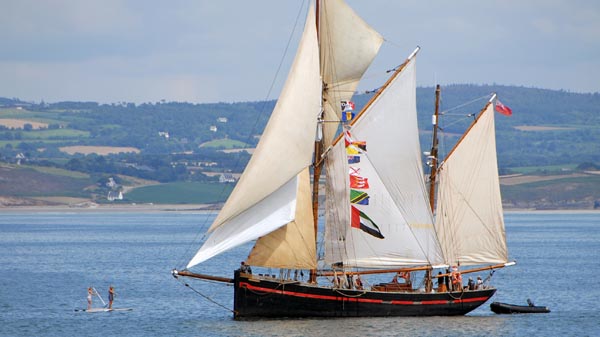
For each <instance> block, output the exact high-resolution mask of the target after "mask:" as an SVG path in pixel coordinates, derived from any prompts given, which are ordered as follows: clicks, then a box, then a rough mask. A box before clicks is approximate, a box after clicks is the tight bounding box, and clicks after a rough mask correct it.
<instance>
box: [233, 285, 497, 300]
mask: <svg viewBox="0 0 600 337" xmlns="http://www.w3.org/2000/svg"><path fill="white" fill-rule="evenodd" d="M240 288H246V289H249V290H254V291H260V292H265V293H274V294H281V295H288V296H295V297H304V298H314V299H320V300H330V301H356V302H364V303H384V302H387V303H391V304H395V305H436V304H438V305H439V304H442V305H443V304H449V303H469V302H479V301H487V300H488V299H489V297H486V296H482V297H474V298H467V299H456V300H453V301H447V300H430V301H400V300H391V301H389V300H387V301H384V300H382V299H369V298H357V297H345V296H331V295H315V294H307V293H301V292H296V291H288V290H276V289H271V288H263V287H257V286H255V285H251V284H249V283H246V282H240Z"/></svg>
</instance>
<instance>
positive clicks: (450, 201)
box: [436, 104, 508, 265]
mask: <svg viewBox="0 0 600 337" xmlns="http://www.w3.org/2000/svg"><path fill="white" fill-rule="evenodd" d="M438 181H439V188H438V202H437V211H436V229H437V232H438V236H439V239H440V242H441V245H442V249H443V251H444V256H445V257H446V262H447V263H448V264H454V265H457V264H460V265H476V264H489V263H505V262H507V261H508V253H507V248H506V237H505V231H504V219H503V215H502V199H501V197H500V182H499V178H498V165H497V160H496V133H495V128H494V108H493V104H488V106H487V108H486V109H484V111H483V112H482V113H481V115H480V116H479V117H478V119H477V120H476V121H475V122H474V124H472V126H471V128H470V129H469V130H468V131H467V133H466V134H465V135H464V136H463V138H462V139H461V140H460V141H459V143H458V144H457V145H456V147H455V148H454V150H453V151H452V152H451V153H450V154H449V155H448V158H447V159H446V160H445V161H444V162H443V163H442V165H441V167H440V168H439V171H438Z"/></svg>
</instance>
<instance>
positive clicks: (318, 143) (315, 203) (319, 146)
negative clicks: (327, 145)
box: [308, 0, 326, 283]
mask: <svg viewBox="0 0 600 337" xmlns="http://www.w3.org/2000/svg"><path fill="white" fill-rule="evenodd" d="M316 6H317V7H316V15H317V18H316V25H317V27H316V30H317V41H321V40H320V38H319V11H320V7H321V4H320V1H318V0H317V1H316ZM319 48H320V46H319ZM324 90H326V89H325V88H323V87H322V88H321V117H320V119H323V91H324ZM318 127H319V128H321V127H322V125H320V126H318ZM322 154H323V139H322V137H321V139H316V140H315V157H314V160H313V161H314V164H313V186H312V188H313V189H312V212H313V226H314V233H315V238H314V239H315V240H314V242H315V245H316V244H317V231H318V226H319V181H320V180H321V171H322V170H323V161H322V160H321V155H322ZM308 282H310V283H317V270H316V269H311V270H310V272H309V278H308Z"/></svg>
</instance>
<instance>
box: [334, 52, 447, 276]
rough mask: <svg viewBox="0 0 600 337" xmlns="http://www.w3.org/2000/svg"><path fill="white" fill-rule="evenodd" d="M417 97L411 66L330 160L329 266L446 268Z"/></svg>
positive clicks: (387, 89)
mask: <svg viewBox="0 0 600 337" xmlns="http://www.w3.org/2000/svg"><path fill="white" fill-rule="evenodd" d="M415 92H416V77H415V60H414V59H413V60H412V61H411V62H409V63H408V64H407V65H406V67H405V68H404V70H403V71H402V72H401V73H400V74H399V75H398V76H397V77H396V78H395V79H394V80H393V81H392V82H390V83H389V85H388V86H387V88H386V89H385V90H384V92H382V93H381V95H380V96H379V97H378V98H377V99H376V100H375V101H374V102H373V103H372V104H371V105H370V106H369V107H368V108H367V110H366V111H364V113H363V114H362V115H360V117H359V119H358V120H357V121H356V122H355V124H354V125H353V126H352V128H351V130H350V136H351V137H352V138H353V139H352V140H350V141H346V142H344V141H341V142H338V144H337V145H336V146H335V147H334V148H333V149H332V151H331V152H332V153H331V154H329V155H328V158H327V159H328V160H327V166H326V167H327V172H326V174H327V178H328V181H329V180H330V179H331V178H333V181H334V182H333V183H332V184H331V185H328V186H327V193H329V194H328V195H327V196H328V198H330V197H331V199H332V201H329V202H330V204H328V207H327V210H326V217H327V232H326V245H327V247H326V259H325V262H326V263H329V264H331V263H336V262H343V264H344V265H345V266H357V267H375V268H377V267H380V268H384V267H390V266H406V265H426V264H441V263H442V262H443V257H442V254H441V249H440V246H439V244H438V242H437V239H436V235H435V231H434V226H433V216H432V214H431V210H430V209H429V206H428V199H427V192H426V189H425V180H424V177H423V171H422V164H421V151H420V145H419V137H418V136H419V135H418V128H417V114H416V95H415ZM349 143H350V144H351V145H352V144H354V145H355V147H358V149H357V148H352V147H349V146H347V145H348V144H349ZM362 147H364V149H363V148H362ZM344 167H345V169H344ZM340 174H341V175H343V176H344V177H343V178H342V177H340V176H339V175H340ZM343 180H345V183H340V181H343ZM353 190H354V192H353ZM362 193H366V195H365V194H362ZM365 198H368V199H367V200H368V201H367V203H368V204H365V203H364V201H365ZM351 200H352V201H351ZM351 202H352V203H351Z"/></svg>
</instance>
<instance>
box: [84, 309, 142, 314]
mask: <svg viewBox="0 0 600 337" xmlns="http://www.w3.org/2000/svg"><path fill="white" fill-rule="evenodd" d="M131 310H133V308H112V309H108V308H91V309H75V311H85V312H89V313H93V312H109V311H131Z"/></svg>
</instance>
